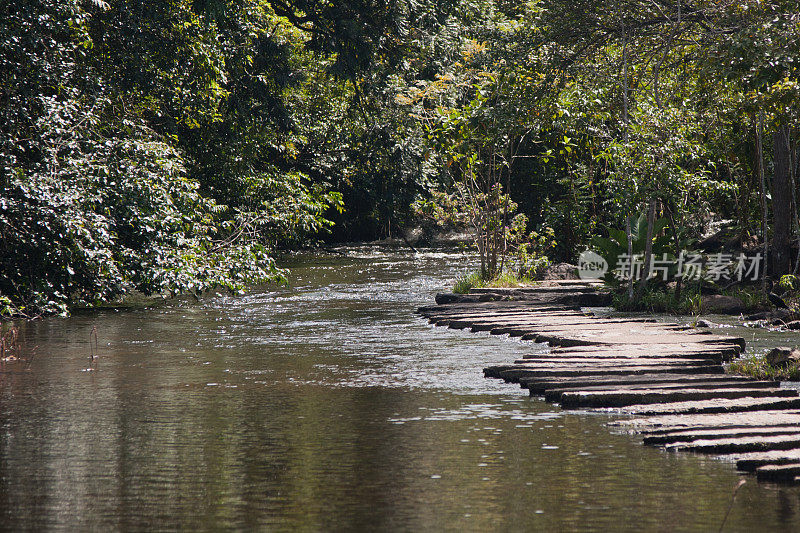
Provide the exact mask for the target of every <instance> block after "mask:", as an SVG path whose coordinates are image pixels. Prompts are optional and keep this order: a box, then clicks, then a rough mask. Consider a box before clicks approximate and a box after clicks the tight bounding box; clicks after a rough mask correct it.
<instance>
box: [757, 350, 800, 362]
mask: <svg viewBox="0 0 800 533" xmlns="http://www.w3.org/2000/svg"><path fill="white" fill-rule="evenodd" d="M765 359H766V361H767V363H768V364H769V365H770V366H784V365H785V366H788V365H794V364H797V363H798V362H800V350H795V349H792V348H789V347H787V346H781V347H779V348H773V349H772V350H770V352H769V353H768V354H767V355H766V357H765Z"/></svg>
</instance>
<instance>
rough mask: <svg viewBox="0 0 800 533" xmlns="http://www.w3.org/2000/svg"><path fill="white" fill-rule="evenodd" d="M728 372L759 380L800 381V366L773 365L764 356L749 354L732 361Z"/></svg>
mask: <svg viewBox="0 0 800 533" xmlns="http://www.w3.org/2000/svg"><path fill="white" fill-rule="evenodd" d="M728 373H730V374H737V375H740V376H749V377H751V378H755V379H759V380H775V381H800V366H797V365H781V366H772V365H770V364H769V363H767V361H766V359H764V357H762V356H757V355H748V356H745V357H740V358H739V359H736V360H734V361H732V362H731V363H730V364H729V365H728Z"/></svg>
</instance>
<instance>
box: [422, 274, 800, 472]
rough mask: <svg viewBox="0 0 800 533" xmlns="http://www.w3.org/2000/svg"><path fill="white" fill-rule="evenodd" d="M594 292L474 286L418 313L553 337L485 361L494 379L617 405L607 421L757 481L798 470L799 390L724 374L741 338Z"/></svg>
mask: <svg viewBox="0 0 800 533" xmlns="http://www.w3.org/2000/svg"><path fill="white" fill-rule="evenodd" d="M596 289H597V287H594V286H591V284H587V283H582V282H580V281H576V282H571V283H557V284H549V286H548V287H543V286H535V287H528V288H522V289H520V288H513V289H496V288H485V289H476V290H474V291H471V293H470V294H468V295H466V296H458V295H444V296H443V298H442V301H448V302H452V303H447V304H444V305H437V306H429V307H422V308H420V309H419V310H418V312H419V313H420V314H422V315H423V316H426V317H427V318H429V320H430V322H431V323H434V324H436V325H440V326H447V327H450V328H453V329H471V330H472V331H476V332H477V331H486V332H489V333H491V334H493V335H504V334H507V335H510V336H515V337H522V339H523V340H531V341H535V342H538V343H547V344H549V345H550V346H551V350H550V352H549V353H531V354H529V355H526V356H524V357H523V358H522V359H519V360H517V361H515V362H514V364H508V365H496V366H492V367H488V368H486V369H484V374H485V375H486V376H487V377H497V378H501V379H504V380H506V381H512V382H519V383H520V384H521V385H522V386H523V387H525V388H528V389H529V390H530V393H531V394H532V395H535V394H543V395H544V397H545V399H546V400H547V401H551V402H552V401H558V402H561V404H562V407H564V408H598V409H613V410H614V411H615V412H616V413H618V414H619V415H620V416H622V417H625V418H622V419H619V420H615V421H612V422H610V425H612V426H615V427H618V428H621V429H625V430H628V431H638V432H640V433H645V434H646V435H645V437H644V441H645V443H646V444H649V445H657V446H663V447H665V448H666V449H669V450H687V451H696V452H703V453H714V454H718V455H721V456H725V457H728V458H735V459H736V460H737V461H738V462H737V465H739V466H740V468H741V467H743V466H744V467H747V468H750V469H751V470H755V469H756V468H759V473H758V474H757V476H758V479H759V480H765V481H781V482H785V481H792V482H794V481H796V480H798V479H800V395H799V394H798V391H796V390H794V389H788V388H780V386H779V385H780V384H779V383H776V382H774V381H756V380H754V379H751V378H746V377H741V376H730V375H725V374H724V371H725V370H724V367H723V366H722V363H723V362H726V361H729V360H731V359H732V358H734V357H736V356H738V355H739V354H740V353H741V352H743V351H744V348H745V340H744V339H743V338H740V337H727V336H724V335H718V334H716V333H717V332H710V331H707V330H698V329H696V328H691V327H688V326H686V325H684V324H676V323H666V322H658V321H655V320H653V319H649V318H631V319H627V318H620V317H613V318H610V317H602V318H601V317H596V316H593V315H591V314H587V313H585V312H583V311H581V309H580V307H578V305H580V304H581V303H584V304H586V303H587V302H594V301H597V302H599V301H601V300H603V299H604V298H606V299H607V298H609V297H610V296H609V295H608V294H601V293H599V292H597V290H596ZM480 300H492V301H480ZM589 305H591V304H589ZM760 467H763V468H760Z"/></svg>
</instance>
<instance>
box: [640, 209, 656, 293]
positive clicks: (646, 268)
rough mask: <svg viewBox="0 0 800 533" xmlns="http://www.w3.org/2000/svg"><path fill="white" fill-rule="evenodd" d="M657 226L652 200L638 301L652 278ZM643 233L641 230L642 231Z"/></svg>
mask: <svg viewBox="0 0 800 533" xmlns="http://www.w3.org/2000/svg"><path fill="white" fill-rule="evenodd" d="M655 224H656V199H655V198H653V199H652V200H650V209H649V210H648V211H647V240H646V241H645V243H644V265H642V279H641V281H640V282H639V287H638V289H637V290H636V299H637V300H639V299H641V298H642V296H643V295H644V291H645V289H647V278H649V277H650V263H651V262H652V260H653V226H655ZM640 231H641V230H640Z"/></svg>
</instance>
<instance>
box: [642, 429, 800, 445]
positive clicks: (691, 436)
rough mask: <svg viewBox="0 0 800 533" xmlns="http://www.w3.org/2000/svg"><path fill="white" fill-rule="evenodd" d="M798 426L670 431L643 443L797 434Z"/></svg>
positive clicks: (647, 439)
mask: <svg viewBox="0 0 800 533" xmlns="http://www.w3.org/2000/svg"><path fill="white" fill-rule="evenodd" d="M799 431H800V426H766V427H764V426H761V427H759V426H754V427H749V428H721V429H717V428H714V429H693V430H687V431H672V432H669V433H663V434H661V435H649V436H647V437H645V438H644V443H645V444H648V445H651V446H662V445H665V444H672V443H676V442H693V441H697V440H709V439H726V438H731V437H755V436H774V435H785V434H791V433H797V432H799Z"/></svg>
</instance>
